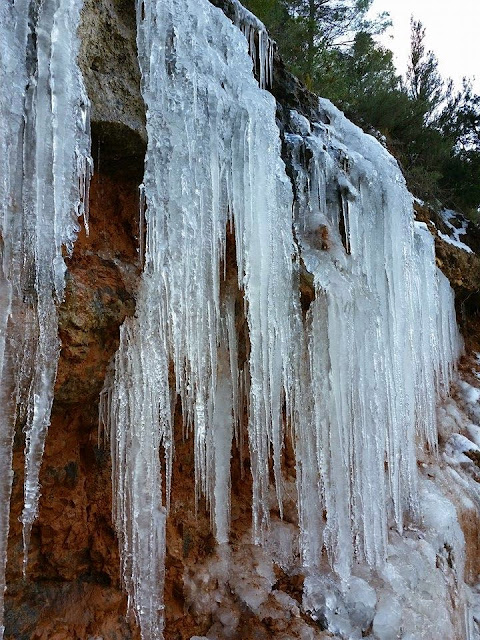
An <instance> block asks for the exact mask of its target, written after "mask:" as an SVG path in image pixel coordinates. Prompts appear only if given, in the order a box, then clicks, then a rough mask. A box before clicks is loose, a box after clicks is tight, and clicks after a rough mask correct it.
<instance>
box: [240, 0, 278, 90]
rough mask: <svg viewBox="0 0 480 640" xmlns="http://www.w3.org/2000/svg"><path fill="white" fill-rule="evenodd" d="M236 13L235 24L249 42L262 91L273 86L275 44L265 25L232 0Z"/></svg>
mask: <svg viewBox="0 0 480 640" xmlns="http://www.w3.org/2000/svg"><path fill="white" fill-rule="evenodd" d="M232 2H233V7H234V11H235V24H236V25H237V26H238V27H239V28H240V30H241V31H242V33H243V35H244V36H245V38H246V40H247V42H248V50H249V52H250V56H251V58H252V60H253V69H254V71H255V72H258V81H259V84H260V88H261V89H268V88H269V87H271V86H272V84H273V56H274V53H275V46H276V45H275V43H274V41H273V40H272V39H271V38H270V36H269V35H268V32H267V30H266V29H265V25H264V24H263V23H262V22H261V21H260V20H259V19H258V18H257V17H256V16H255V15H254V14H253V13H251V12H250V11H248V9H245V7H244V6H243V5H242V4H241V3H240V2H239V1H238V0H232Z"/></svg>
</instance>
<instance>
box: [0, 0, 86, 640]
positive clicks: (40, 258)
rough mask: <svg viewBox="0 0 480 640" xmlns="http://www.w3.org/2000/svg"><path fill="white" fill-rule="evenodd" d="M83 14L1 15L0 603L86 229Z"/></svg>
mask: <svg viewBox="0 0 480 640" xmlns="http://www.w3.org/2000/svg"><path fill="white" fill-rule="evenodd" d="M81 6H82V1H81V0H54V1H52V2H49V3H40V4H39V3H37V2H33V1H32V2H30V1H29V0H15V1H14V2H2V4H1V8H0V82H1V86H2V87H8V91H3V92H2V94H1V96H0V116H1V119H0V173H1V177H0V236H1V240H2V242H1V247H0V263H1V264H0V298H1V303H2V312H1V315H0V374H1V382H2V388H1V390H0V394H1V396H2V417H1V420H0V422H1V424H0V429H1V434H0V436H1V437H0V443H1V444H0V459H1V463H2V469H5V471H4V473H2V480H1V483H2V484H1V488H0V500H1V510H2V518H1V522H2V525H1V531H0V554H1V556H2V561H1V562H2V569H1V570H0V592H1V596H0V597H1V598H3V591H4V589H3V586H4V563H5V557H6V553H5V544H6V537H7V534H8V504H9V496H10V485H11V476H12V474H11V452H9V448H10V447H11V443H12V433H13V426H14V421H15V419H17V420H19V422H20V423H21V424H22V425H23V428H24V432H25V439H26V444H25V500H24V508H23V512H22V517H21V519H22V522H23V530H24V568H26V561H27V553H28V542H29V537H30V530H31V526H32V523H33V521H34V519H35V517H36V515H37V511H38V500H39V495H40V494H39V485H38V477H39V470H40V464H41V459H42V454H43V448H44V442H45V435H46V431H47V428H48V426H49V422H50V411H51V406H52V401H53V384H54V380H55V375H56V367H57V360H58V353H59V343H58V336H57V328H58V327H57V325H58V322H57V312H56V303H57V302H58V301H60V300H61V299H62V298H63V290H64V274H65V269H66V268H65V263H64V259H63V255H62V252H63V250H64V248H65V247H66V249H67V251H71V249H72V246H73V242H74V240H75V237H76V233H77V231H78V229H79V227H78V216H79V215H83V217H84V220H85V223H87V219H88V208H87V201H88V179H89V175H90V172H91V159H90V138H89V122H88V100H87V98H86V95H85V91H84V88H83V82H82V79H81V75H80V72H79V70H78V67H77V65H76V52H77V39H76V29H77V24H78V19H79V13H80V8H81ZM9 354H10V355H9ZM12 354H16V357H15V358H13V357H12ZM13 395H14V396H15V400H16V407H15V406H14V404H15V403H12V402H11V401H10V398H11V397H12V396H13ZM1 604H2V603H0V605H1ZM1 628H2V624H1V621H0V629H1ZM2 633H3V632H2Z"/></svg>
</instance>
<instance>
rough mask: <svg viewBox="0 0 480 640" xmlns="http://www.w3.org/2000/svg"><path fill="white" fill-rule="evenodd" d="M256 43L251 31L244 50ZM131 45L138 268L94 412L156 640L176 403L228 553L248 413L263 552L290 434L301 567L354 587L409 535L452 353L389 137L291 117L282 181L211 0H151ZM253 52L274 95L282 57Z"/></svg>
mask: <svg viewBox="0 0 480 640" xmlns="http://www.w3.org/2000/svg"><path fill="white" fill-rule="evenodd" d="M250 27H251V25H250ZM250 27H248V28H247V35H248V33H250V32H249V29H250ZM243 31H244V33H245V28H244V29H243ZM261 42H262V40H261V38H260V37H258V36H257V37H256V38H255V37H254V38H250V37H249V44H250V48H251V47H252V45H253V44H255V43H257V45H258V43H260V44H261ZM165 43H166V45H165V46H164V44H165ZM138 49H139V60H140V66H141V71H142V77H143V96H144V99H145V102H146V105H147V130H148V150H147V157H146V167H145V178H144V193H145V196H146V203H147V211H146V225H147V235H146V250H145V267H144V273H143V278H142V281H141V285H140V290H139V293H138V298H137V313H136V317H135V318H132V319H129V320H127V321H126V322H125V324H124V325H123V327H122V329H121V335H120V347H119V350H118V352H117V355H116V357H115V362H114V368H113V374H112V379H111V380H110V381H109V382H108V384H107V385H106V387H105V390H104V392H103V396H102V402H101V416H102V419H103V420H104V422H105V424H106V428H107V431H109V432H110V438H111V450H112V461H113V482H114V505H113V511H114V520H115V523H116V528H117V532H118V535H119V539H120V548H121V555H122V576H123V580H124V582H125V586H126V589H127V591H128V593H129V594H130V596H131V597H130V604H131V606H132V607H133V608H134V610H135V613H136V616H137V619H138V620H139V623H140V626H141V629H142V633H143V637H144V638H160V637H161V634H162V629H163V624H164V611H163V593H162V591H163V575H164V557H165V525H166V518H167V515H168V509H169V500H170V489H171V476H172V464H173V458H174V455H175V452H174V412H175V407H176V404H177V399H178V401H179V402H180V405H181V412H182V416H183V422H184V428H185V431H186V432H187V433H190V434H191V437H192V438H193V443H194V452H195V479H196V488H197V498H198V497H199V496H201V495H203V496H204V497H205V499H206V503H207V505H208V507H209V509H210V512H211V516H212V522H213V529H214V533H215V536H216V539H217V541H218V542H219V543H226V542H228V539H229V517H230V459H231V456H232V452H233V445H234V442H235V440H236V441H237V446H238V448H240V446H239V445H241V442H240V440H241V437H242V435H241V434H242V427H243V426H244V425H243V424H242V422H243V420H244V415H248V424H247V431H248V445H249V453H250V466H251V473H252V479H253V498H252V514H253V538H254V541H255V542H256V543H259V544H261V543H262V541H263V540H264V538H265V535H266V534H267V532H268V528H269V517H270V511H271V508H272V507H278V508H279V510H280V513H281V511H282V473H281V461H282V448H283V445H284V438H285V434H286V433H287V432H288V433H289V434H291V436H292V440H293V444H294V449H295V458H296V472H297V485H298V515H299V524H300V530H301V552H302V558H303V563H304V565H305V566H306V567H310V568H314V567H315V566H317V565H318V564H319V563H320V560H321V557H322V550H323V549H325V548H326V549H327V551H328V555H329V557H330V560H331V562H332V564H333V566H334V568H335V570H336V571H337V573H338V574H340V576H342V577H347V576H348V575H349V572H350V569H351V566H352V562H353V560H354V558H355V557H357V558H359V559H361V560H362V559H363V560H364V561H366V562H368V563H369V564H370V565H372V566H376V565H377V566H378V565H379V564H380V563H381V562H382V560H383V559H384V557H385V554H386V548H387V542H388V540H387V533H388V528H389V526H390V525H391V524H393V525H394V526H395V527H396V529H397V530H399V531H402V527H403V522H404V519H405V518H406V517H409V518H415V516H416V515H418V514H417V511H418V500H417V474H416V450H415V449H416V440H421V441H422V443H425V444H426V445H428V446H429V447H430V448H431V449H433V450H435V447H436V442H437V433H436V423H435V403H436V396H437V394H442V393H445V392H447V391H448V387H449V382H450V376H451V374H452V368H453V364H454V362H455V359H456V357H457V356H458V353H459V350H460V341H459V337H458V334H457V328H456V322H455V315H454V308H453V297H452V291H451V289H450V286H449V284H448V281H447V280H446V278H445V277H444V276H443V275H442V274H441V273H440V272H439V271H438V270H437V268H436V266H435V259H434V246H433V239H432V237H431V235H430V233H429V232H428V230H427V229H426V227H424V226H422V225H418V224H417V225H414V222H413V213H412V198H411V196H410V195H409V193H408V192H407V190H406V188H405V183H404V180H403V178H402V176H401V173H400V171H399V169H398V166H397V165H396V163H395V161H394V160H393V159H392V158H391V157H390V156H389V154H388V153H387V152H386V151H385V150H384V149H383V148H382V147H381V145H380V144H379V143H378V142H376V141H375V140H374V139H372V138H370V137H368V136H366V135H365V134H363V132H362V131H361V130H360V129H358V128H356V127H355V126H353V125H352V124H351V123H349V122H348V121H347V120H346V119H345V118H344V117H343V115H342V114H340V113H339V112H338V111H337V110H336V109H335V108H334V107H333V106H332V105H330V104H329V103H327V102H326V101H322V102H321V103H320V105H319V116H318V117H319V120H321V121H322V122H319V123H316V124H315V125H313V128H312V126H311V125H310V123H309V122H308V121H307V120H306V119H305V118H303V117H302V116H300V115H298V114H296V113H294V112H292V113H291V122H290V133H289V134H287V135H286V139H285V141H286V147H287V149H288V155H289V172H290V174H291V175H290V178H291V179H288V178H287V173H286V168H285V165H284V164H283V161H282V160H281V154H280V139H279V131H278V128H277V125H276V123H275V101H274V99H273V97H272V96H271V95H270V94H268V93H267V92H265V91H263V90H262V89H261V88H260V87H259V85H258V83H257V82H256V81H255V79H254V77H253V74H252V61H251V60H250V59H249V57H248V48H247V45H246V42H245V38H244V37H243V36H242V33H241V32H240V31H239V30H238V29H236V28H235V26H234V25H233V24H232V23H231V22H230V21H229V20H228V19H227V18H226V17H225V16H224V15H223V13H222V12H221V11H219V10H218V9H215V8H214V7H212V6H211V5H210V4H209V2H208V1H207V0H203V1H201V2H199V1H198V0H164V1H162V2H160V3H159V2H154V1H153V0H151V1H144V2H143V3H142V11H141V13H140V12H139V16H138ZM260 53H261V55H262V56H263V58H264V61H263V62H260V63H257V64H256V68H257V70H258V69H260V70H261V69H263V70H264V71H263V72H262V75H261V78H260V84H264V83H265V78H271V70H270V71H268V72H267V71H265V69H266V68H268V67H269V64H270V63H271V59H270V58H269V56H270V52H269V50H268V48H266V47H263V48H262V49H261V52H260ZM292 182H293V185H294V190H295V199H294V198H293V194H292ZM227 230H230V232H231V231H232V230H233V231H234V237H235V252H236V256H235V261H236V274H237V277H234V278H233V279H232V277H231V272H230V271H229V268H228V265H226V263H227V256H226V245H227ZM229 235H230V238H231V236H232V233H230V234H229ZM305 272H308V273H309V274H310V276H311V277H312V278H313V284H314V287H315V300H314V301H313V303H312V304H311V305H310V308H309V309H308V310H305V309H303V310H302V306H301V303H300V299H299V293H298V291H299V278H300V277H303V276H302V273H303V274H304V273H305ZM237 291H241V292H243V296H244V305H243V306H244V308H245V314H246V320H247V326H248V338H247V340H248V346H247V351H248V357H247V359H246V361H245V362H243V361H242V359H241V357H240V349H239V346H240V345H239V342H238V339H239V336H238V335H237V332H236V326H237V322H236V320H237V314H238V313H241V310H240V307H241V306H242V305H239V304H238V297H237ZM244 339H245V338H244ZM243 346H244V345H243ZM243 350H244V349H243ZM171 365H173V367H172V366H171ZM172 371H173V373H174V379H173V380H172ZM159 451H161V452H163V453H162V455H164V459H163V461H162V460H161V458H160V457H159ZM162 468H164V469H165V474H164V476H163V472H162ZM271 468H273V475H274V478H275V482H274V485H275V490H276V504H272V492H271V483H270V469H271ZM162 476H163V477H162ZM163 483H165V484H166V486H165V491H164V489H163V488H162V484H163ZM164 493H165V495H166V501H165V502H164V501H163V500H162V496H163V495H164ZM324 514H326V517H324Z"/></svg>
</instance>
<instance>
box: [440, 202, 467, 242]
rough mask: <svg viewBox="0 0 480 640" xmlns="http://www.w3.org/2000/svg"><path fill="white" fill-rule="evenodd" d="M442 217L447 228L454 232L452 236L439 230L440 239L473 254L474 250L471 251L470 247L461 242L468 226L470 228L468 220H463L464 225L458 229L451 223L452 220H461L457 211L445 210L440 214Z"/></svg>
mask: <svg viewBox="0 0 480 640" xmlns="http://www.w3.org/2000/svg"><path fill="white" fill-rule="evenodd" d="M440 216H441V218H442V220H443V222H444V223H445V224H446V225H447V227H448V228H449V229H450V231H451V232H452V235H446V234H445V233H442V232H441V231H438V230H437V233H438V235H439V236H440V238H441V239H442V240H444V241H445V242H448V244H451V245H453V246H454V247H457V248H458V249H463V250H464V251H466V252H467V253H473V251H472V249H470V247H468V246H467V245H466V244H464V243H463V242H462V241H461V240H460V236H463V235H465V234H466V233H467V226H468V222H467V220H465V219H464V218H463V219H462V220H461V222H462V225H461V226H460V227H456V226H455V225H453V224H452V222H451V220H453V219H456V220H460V218H459V216H458V214H457V213H456V212H455V211H452V210H451V209H444V210H443V211H441V212H440Z"/></svg>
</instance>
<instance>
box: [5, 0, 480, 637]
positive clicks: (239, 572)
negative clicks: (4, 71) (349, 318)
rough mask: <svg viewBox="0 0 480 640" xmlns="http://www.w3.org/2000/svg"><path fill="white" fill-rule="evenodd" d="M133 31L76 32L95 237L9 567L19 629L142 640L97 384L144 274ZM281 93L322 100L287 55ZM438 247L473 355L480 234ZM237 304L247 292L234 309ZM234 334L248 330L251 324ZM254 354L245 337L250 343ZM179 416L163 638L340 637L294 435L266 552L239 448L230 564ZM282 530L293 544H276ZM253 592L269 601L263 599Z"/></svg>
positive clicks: (99, 12) (118, 17) (141, 125)
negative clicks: (298, 567) (302, 508)
mask: <svg viewBox="0 0 480 640" xmlns="http://www.w3.org/2000/svg"><path fill="white" fill-rule="evenodd" d="M215 4H217V5H220V6H221V7H222V8H223V9H224V10H225V11H226V12H227V14H228V12H229V11H230V12H231V11H232V7H231V3H230V2H227V1H226V2H216V3H215ZM135 31H136V30H135V15H134V2H133V0H102V1H101V2H97V1H96V0H86V2H85V6H84V10H83V13H82V21H81V25H80V29H79V37H80V42H81V52H80V57H79V61H80V65H81V67H82V72H83V74H84V77H85V82H86V86H87V90H88V93H89V97H90V100H91V102H92V155H93V157H94V161H95V175H94V178H93V181H92V185H91V192H90V234H89V236H86V235H85V232H84V231H82V232H81V234H80V236H79V238H78V240H77V242H76V243H75V248H74V252H73V255H72V257H71V259H69V260H68V262H67V266H68V274H67V288H66V296H65V301H64V302H63V303H62V305H61V306H60V308H59V327H60V339H61V342H62V351H61V357H60V362H59V369H58V376H57V383H56V388H55V402H54V408H53V414H52V424H51V427H50V429H49V434H48V438H47V444H46V450H45V455H44V459H43V463H42V471H41V478H40V481H41V486H42V497H41V503H40V515H39V518H38V520H37V521H36V523H35V525H34V528H33V534H32V542H31V548H30V556H29V567H28V576H27V579H26V580H24V579H23V578H22V566H21V564H22V556H21V546H22V542H21V527H20V523H19V521H18V518H19V515H20V513H21V509H22V502H23V487H22V482H23V450H22V449H23V443H22V437H21V434H20V433H19V434H17V438H16V447H15V452H14V471H15V480H14V489H13V496H12V509H11V524H10V543H9V556H8V567H7V570H8V592H7V600H6V602H7V609H6V638H8V639H9V640H10V639H12V640H13V639H15V640H27V639H32V640H33V639H35V640H47V639H48V640H73V639H78V640H87V638H88V639H90V640H94V639H97V638H98V639H100V638H103V639H104V640H114V639H117V640H120V639H122V640H127V639H132V640H138V638H139V637H140V636H139V631H138V629H137V627H136V624H135V622H134V620H133V616H130V617H126V610H127V600H126V596H125V594H124V593H123V591H122V589H121V585H120V576H119V554H118V544H117V540H116V536H115V533H114V531H113V527H112V518H111V477H110V474H111V462H110V454H109V446H108V444H107V443H106V442H105V440H104V434H100V436H99V435H98V398H99V394H100V391H101V389H102V387H103V384H104V380H105V376H106V372H107V368H108V366H109V363H110V361H111V359H112V357H113V355H114V353H115V351H116V349H117V347H118V341H119V327H120V325H121V324H122V322H123V321H124V319H125V318H126V317H127V316H132V315H133V314H134V313H135V299H136V298H135V296H136V292H137V288H138V282H139V277H140V272H141V264H140V257H139V237H140V235H141V234H140V229H139V220H140V216H139V195H138V186H139V183H140V181H141V180H142V176H143V160H144V153H145V148H146V133H145V109H144V105H143V101H142V99H141V95H140V75H139V70H138V64H137V58H136V45H135ZM272 92H273V93H274V95H275V97H276V98H277V101H278V108H277V118H278V123H279V126H280V128H281V129H282V128H283V127H284V126H285V123H286V122H287V120H288V113H289V110H290V109H296V110H297V111H299V112H300V113H303V114H304V115H305V116H309V115H311V113H312V112H313V110H315V109H316V99H315V98H314V97H313V96H312V95H311V94H309V93H308V92H307V91H306V90H305V89H304V88H303V87H302V86H301V85H300V84H299V83H298V81H296V80H295V79H294V78H293V76H291V75H290V74H288V73H287V72H286V71H285V69H284V68H283V66H282V63H281V61H280V59H279V58H278V57H277V56H276V57H275V84H274V86H273V88H272ZM290 171H292V168H291V167H290ZM417 214H418V218H419V219H420V220H424V221H425V222H430V221H432V220H433V222H434V223H436V225H437V227H438V229H440V230H442V229H443V231H444V232H445V233H446V232H447V231H448V229H447V228H445V227H444V226H443V227H442V224H443V223H442V222H441V221H439V220H437V219H436V218H435V217H434V214H433V213H432V212H429V211H428V210H426V209H421V208H419V209H418V212H417ZM432 231H433V227H432ZM469 237H470V238H471V239H472V240H471V241H472V242H473V243H477V242H478V240H477V239H476V235H475V232H474V230H471V231H470V230H469ZM325 242H327V239H325ZM436 245H437V246H436V251H437V259H438V262H439V265H440V267H441V268H442V269H443V270H444V273H445V274H446V275H447V276H448V277H449V279H450V281H451V282H452V285H453V287H454V288H455V291H456V293H457V302H458V314H459V319H460V321H461V326H462V327H463V328H464V335H465V338H466V344H467V351H468V352H471V351H472V350H476V351H479V350H480V337H479V323H478V313H479V293H478V291H479V287H480V281H479V275H478V274H479V273H480V258H479V257H478V255H477V252H478V249H479V247H480V243H479V244H472V249H473V250H474V251H475V252H476V253H473V254H469V253H466V252H465V251H464V250H463V249H459V248H458V247H455V246H453V245H451V244H449V243H448V242H445V241H444V240H442V239H441V237H440V236H438V235H437V236H436ZM233 256H234V238H233V236H231V237H229V238H228V244H227V269H226V271H227V273H228V272H229V271H230V273H232V274H233V276H232V281H233V280H234V277H235V273H234V272H235V264H234V257H233ZM300 287H301V290H302V298H303V302H304V304H305V307H308V306H309V304H310V302H311V301H312V300H313V298H314V290H313V282H312V279H311V276H310V275H309V274H308V272H307V271H306V270H304V271H303V272H302V273H301V282H300ZM241 305H242V296H241V294H240V293H238V294H237V307H239V306H241ZM238 316H239V318H240V317H242V314H238ZM238 330H239V334H240V335H242V328H241V327H239V328H238ZM247 349H248V345H247V344H246V338H245V336H244V344H243V345H242V344H241V345H240V351H241V352H242V351H243V352H245V351H246V350H247ZM474 364H475V363H474V361H473V360H472V359H471V358H470V359H465V360H464V361H463V363H462V364H461V368H463V370H464V372H465V373H466V374H468V375H470V376H471V375H472V374H471V369H472V367H473V366H474ZM472 381H473V378H472ZM176 420H178V428H177V430H176V433H177V442H176V458H175V463H174V468H173V483H172V486H173V491H172V511H171V514H170V517H169V520H168V524H167V540H168V543H167V559H166V594H165V604H166V633H165V636H166V638H172V639H173V638H175V639H182V640H184V639H188V638H190V637H191V636H194V635H202V634H206V633H207V632H209V637H219V638H221V637H237V638H242V639H244V640H246V639H248V638H258V639H263V638H265V639H266V638H272V637H275V638H279V639H280V638H283V639H286V638H297V637H298V638H309V639H310V638H312V639H313V638H322V637H331V634H327V633H325V634H324V633H323V631H322V629H323V628H324V623H325V622H326V621H325V620H322V618H321V617H317V618H316V620H315V621H314V620H313V619H312V617H309V616H306V615H305V614H304V613H303V612H302V607H301V602H302V587H303V580H304V578H303V576H302V575H301V573H299V572H295V571H294V570H292V567H290V566H289V565H288V562H289V561H288V557H290V556H293V557H296V556H298V552H296V551H295V545H296V544H297V542H298V541H297V538H296V534H295V533H294V531H295V527H294V525H295V526H296V525H297V515H296V509H295V501H296V494H295V487H294V481H295V468H294V467H295V464H294V458H293V453H292V445H291V442H289V441H288V442H287V448H286V451H285V461H284V469H283V472H284V476H285V479H286V494H287V496H286V501H285V513H284V519H283V521H280V519H279V518H278V514H274V518H273V528H272V531H273V533H272V548H271V549H270V551H269V553H268V554H267V553H264V552H263V551H261V550H259V549H258V548H256V547H253V546H252V545H251V544H250V539H251V538H250V526H251V510H250V506H249V505H250V501H251V497H250V496H251V482H250V475H249V456H248V451H247V449H248V447H247V446H246V445H245V448H244V449H243V450H242V451H240V449H239V448H237V449H236V450H235V451H234V456H233V458H234V460H235V462H234V466H233V469H232V474H233V475H232V545H231V549H232V551H231V554H232V555H231V557H229V558H228V562H227V560H226V559H225V558H224V557H222V552H221V550H219V549H218V548H216V545H215V542H214V539H213V536H212V533H211V529H210V522H209V518H208V516H207V515H206V511H205V508H204V507H205V505H204V504H203V503H202V502H200V505H199V508H198V515H195V512H196V505H195V489H194V451H193V443H192V441H191V439H187V440H185V441H184V440H183V438H182V428H181V426H180V420H181V416H180V410H177V413H176ZM446 439H447V436H446ZM473 464H478V460H477V461H473ZM241 467H243V468H241ZM470 470H471V469H470ZM474 513H475V512H474V511H472V510H468V509H467V510H466V511H465V513H464V515H463V516H462V519H461V524H462V527H463V532H464V535H465V538H466V540H467V572H468V574H469V580H470V581H471V583H472V584H473V583H474V582H475V581H476V578H477V576H478V554H477V550H478V534H479V532H478V524H479V523H478V518H476V517H475V515H474ZM285 541H287V543H288V544H290V545H291V546H292V547H293V549H290V550H289V551H288V550H282V548H280V547H281V544H287V543H286V542H285ZM277 542H278V545H277V547H278V548H277V549H275V548H274V547H275V545H276V544H277ZM283 551H285V554H284V557H282V553H283ZM447 555H448V554H447ZM272 558H274V559H275V562H273V561H272ZM442 561H443V560H442ZM445 562H448V558H447V559H446V560H445ZM222 566H228V567H229V570H230V571H233V572H234V573H235V574H236V575H235V576H229V577H228V579H227V578H226V577H225V575H224V573H225V571H224V569H219V568H218V567H220V568H221V567H222ZM252 593H256V594H257V596H258V598H259V600H258V602H255V603H253V604H252V601H251V598H252ZM253 610H255V614H253V613H252V611H253ZM365 619H366V620H367V623H365V620H362V624H366V628H367V629H368V628H369V629H370V630H371V623H372V619H373V613H372V614H371V615H370V618H369V614H366V616H365ZM229 630H230V631H229ZM222 634H223V635H222ZM229 634H230V635H229Z"/></svg>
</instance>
